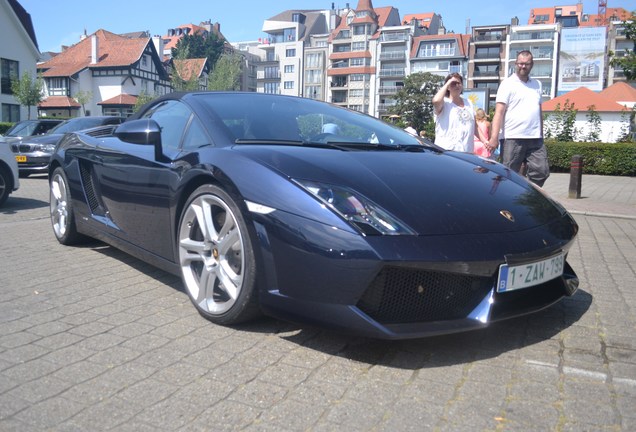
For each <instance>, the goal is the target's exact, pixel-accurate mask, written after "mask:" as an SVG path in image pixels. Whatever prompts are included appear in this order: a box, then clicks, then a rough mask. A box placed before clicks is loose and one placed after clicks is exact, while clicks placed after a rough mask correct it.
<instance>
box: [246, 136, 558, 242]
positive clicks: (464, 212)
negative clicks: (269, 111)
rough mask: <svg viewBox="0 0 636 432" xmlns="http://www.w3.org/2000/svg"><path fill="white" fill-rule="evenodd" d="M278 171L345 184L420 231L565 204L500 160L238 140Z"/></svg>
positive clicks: (521, 221)
mask: <svg viewBox="0 0 636 432" xmlns="http://www.w3.org/2000/svg"><path fill="white" fill-rule="evenodd" d="M235 149H236V150H238V151H240V152H242V153H247V154H249V156H250V158H252V159H253V160H256V161H258V162H259V163H261V164H264V165H267V166H268V167H269V168H270V169H274V170H276V171H278V172H279V173H280V174H281V175H284V176H287V177H290V178H292V179H299V180H302V179H304V180H312V181H317V182H322V183H325V184H329V185H338V186H341V187H346V188H349V189H351V190H353V191H356V192H357V193H359V194H361V195H363V196H365V197H366V198H368V199H370V200H371V201H373V202H375V203H376V204H378V205H380V206H381V207H382V208H383V209H384V210H386V211H388V212H389V213H390V214H392V215H393V216H394V217H397V218H398V219H400V220H401V221H402V222H403V223H405V224H407V225H408V226H409V227H410V228H411V229H413V230H415V231H416V232H417V233H418V234H421V235H453V234H474V233H501V232H514V231H521V230H528V229H533V228H535V227H537V226H541V225H545V224H549V223H552V222H556V221H557V220H559V219H562V218H563V217H564V215H565V214H566V211H565V209H564V208H563V207H562V206H561V205H560V204H558V203H555V202H554V201H553V200H552V199H550V198H549V197H547V195H546V194H545V192H544V191H542V190H540V189H539V188H536V187H535V186H533V185H530V184H529V183H528V182H527V181H526V180H525V179H523V178H522V177H520V176H519V175H517V174H516V173H514V172H512V171H511V170H509V169H507V168H506V167H504V166H503V165H501V164H498V163H495V162H493V161H490V160H486V159H483V158H480V157H478V156H474V155H469V154H463V153H454V152H443V153H442V152H438V151H431V150H424V151H421V152H405V151H339V150H332V149H317V148H306V147H284V148H281V147H274V146H240V147H235Z"/></svg>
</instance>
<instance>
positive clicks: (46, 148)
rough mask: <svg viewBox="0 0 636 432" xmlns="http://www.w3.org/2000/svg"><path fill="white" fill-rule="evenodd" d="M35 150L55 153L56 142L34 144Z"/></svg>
mask: <svg viewBox="0 0 636 432" xmlns="http://www.w3.org/2000/svg"><path fill="white" fill-rule="evenodd" d="M33 150H35V151H39V152H43V153H53V152H54V151H55V144H37V145H34V146H33Z"/></svg>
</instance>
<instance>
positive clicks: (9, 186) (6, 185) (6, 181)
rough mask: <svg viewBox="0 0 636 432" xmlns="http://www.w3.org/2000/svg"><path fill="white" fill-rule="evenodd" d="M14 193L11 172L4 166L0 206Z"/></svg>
mask: <svg viewBox="0 0 636 432" xmlns="http://www.w3.org/2000/svg"><path fill="white" fill-rule="evenodd" d="M12 191H13V179H12V177H11V172H9V170H8V169H6V168H5V167H3V166H0V206H2V205H3V204H4V202H5V201H6V200H7V198H9V195H10V194H11V192H12Z"/></svg>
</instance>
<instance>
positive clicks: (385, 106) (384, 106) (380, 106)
mask: <svg viewBox="0 0 636 432" xmlns="http://www.w3.org/2000/svg"><path fill="white" fill-rule="evenodd" d="M395 105H397V102H389V103H381V104H378V110H379V111H386V110H388V109H389V108H391V107H394V106H395Z"/></svg>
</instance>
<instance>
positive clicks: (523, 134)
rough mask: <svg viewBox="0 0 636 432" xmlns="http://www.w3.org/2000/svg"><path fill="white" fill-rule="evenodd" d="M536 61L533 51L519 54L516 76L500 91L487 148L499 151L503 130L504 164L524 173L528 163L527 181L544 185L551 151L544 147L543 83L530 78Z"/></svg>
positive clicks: (509, 78) (508, 80)
mask: <svg viewBox="0 0 636 432" xmlns="http://www.w3.org/2000/svg"><path fill="white" fill-rule="evenodd" d="M532 66H533V59H532V53H531V52H530V51H520V52H519V53H518V54H517V61H516V63H515V73H514V74H512V75H510V76H509V77H508V78H506V79H505V80H503V82H502V83H501V85H500V86H499V89H498V90H497V99H496V102H497V105H496V107H495V115H494V117H493V121H492V133H491V135H490V142H489V143H488V145H487V147H488V148H489V149H490V150H491V151H493V150H494V149H496V148H497V145H498V142H497V139H498V135H499V131H500V130H501V129H502V128H503V130H504V146H503V164H504V165H506V166H507V167H509V168H510V169H512V170H514V171H516V172H518V173H521V170H522V165H523V163H524V162H525V164H526V168H527V175H528V179H529V180H530V181H532V182H533V183H535V184H537V185H539V186H543V183H545V181H546V179H547V178H548V177H549V176H550V166H549V163H548V152H547V151H546V148H545V146H544V145H543V117H542V113H541V83H540V82H539V81H538V80H536V79H533V78H530V71H531V70H532Z"/></svg>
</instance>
